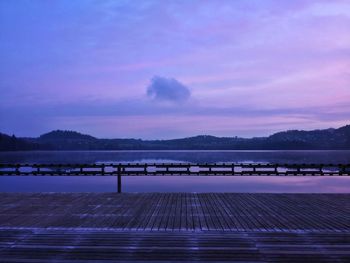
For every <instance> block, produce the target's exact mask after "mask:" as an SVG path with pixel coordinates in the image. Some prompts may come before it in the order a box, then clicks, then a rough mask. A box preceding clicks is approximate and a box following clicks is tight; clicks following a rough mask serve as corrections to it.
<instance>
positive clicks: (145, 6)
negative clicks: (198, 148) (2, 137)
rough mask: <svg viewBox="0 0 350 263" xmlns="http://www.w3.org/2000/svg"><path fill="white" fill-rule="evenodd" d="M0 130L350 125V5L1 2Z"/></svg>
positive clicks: (241, 132) (216, 130) (257, 132)
mask: <svg viewBox="0 0 350 263" xmlns="http://www.w3.org/2000/svg"><path fill="white" fill-rule="evenodd" d="M0 61H1V62H0V131H1V132H4V133H9V134H12V133H14V134H16V135H18V136H38V135H40V134H42V133H44V132H47V131H50V130H53V129H69V130H77V131H80V132H83V133H88V134H91V135H94V136H97V137H106V138H110V137H123V138H125V137H136V138H175V137H184V136H192V135H197V134H211V135H217V136H236V135H237V136H244V137H251V136H264V135H268V134H271V133H273V132H277V131H280V130H286V129H316V128H328V127H339V126H342V125H345V124H349V123H350V1H348V0H332V1H328V0H327V1H322V0H319V1H313V0H309V1H308V0H304V1H301V0H293V1H287V0H286V1H283V0H264V1H261V0H244V1H243V0H242V1H239V0H237V1H232V0H227V1H225V0H218V1H214V0H208V1H204V0H198V1H187V0H183V1H182V0H179V1H170V0H169V1H163V0H159V1H126V0H120V1H114V0H113V1H108V0H103V1H101V0H81V1H78V0H74V1H72V0H67V1H65V0H57V1H44V0H43V1H39V0H30V1H29V0H28V1H25V0H22V1H19V0H18V1H16V0H1V1H0Z"/></svg>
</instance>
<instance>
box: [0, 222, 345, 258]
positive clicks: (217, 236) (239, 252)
mask: <svg viewBox="0 0 350 263" xmlns="http://www.w3.org/2000/svg"><path fill="white" fill-rule="evenodd" d="M349 243H350V235H349V234H345V233H334V232H333V233H287V232H285V233H276V232H275V233H269V232H264V233H263V232H215V231H213V232H161V231H156V232H148V231H146V232H145V231H142V232H136V231H127V232H123V231H113V230H84V231H81V230H78V231H76V230H50V229H38V230H29V229H27V230H23V229H22V230H0V261H1V262H35V263H40V262H111V261H113V262H120V261H133V262H135V261H141V262H144V261H151V262H174V261H199V260H200V261H206V262H208V261H212V262H225V261H226V262H228V261H229V262H233V261H234V262H303V263H304V262H332V263H333V262H349V261H350V249H349V247H350V245H349Z"/></svg>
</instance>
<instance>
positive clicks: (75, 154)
mask: <svg viewBox="0 0 350 263" xmlns="http://www.w3.org/2000/svg"><path fill="white" fill-rule="evenodd" d="M0 162H1V163H88V164H91V163H101V162H104V163H112V162H192V163H213V162H236V163H240V162H259V163H350V151H71V152H68V151H67V152H66V151H63V152H62V151H57V152H55V151H47V152H46V151H29V152H2V153H0Z"/></svg>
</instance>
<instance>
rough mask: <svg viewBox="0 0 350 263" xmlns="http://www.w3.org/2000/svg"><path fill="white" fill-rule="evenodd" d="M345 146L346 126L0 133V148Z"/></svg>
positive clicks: (348, 139)
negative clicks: (253, 131)
mask: <svg viewBox="0 0 350 263" xmlns="http://www.w3.org/2000/svg"><path fill="white" fill-rule="evenodd" d="M317 149H349V150H350V125H347V126H344V127H341V128H338V129H325V130H313V131H299V130H290V131H284V132H278V133H275V134H273V135H271V136H268V137H257V138H250V139H247V138H239V137H215V136H209V135H200V136H195V137H189V138H182V139H173V140H141V139H98V138H95V137H92V136H90V135H85V134H81V133H78V132H75V131H61V130H57V131H52V132H49V133H46V134H43V135H41V136H40V137H38V138H16V137H15V136H8V135H5V134H1V133H0V150H2V151H12V150H13V151H15V150H317Z"/></svg>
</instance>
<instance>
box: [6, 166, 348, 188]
mask: <svg viewBox="0 0 350 263" xmlns="http://www.w3.org/2000/svg"><path fill="white" fill-rule="evenodd" d="M349 175H350V164H259V163H110V164H106V163H102V164H0V176H117V177H118V193H121V186H122V176H349Z"/></svg>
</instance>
